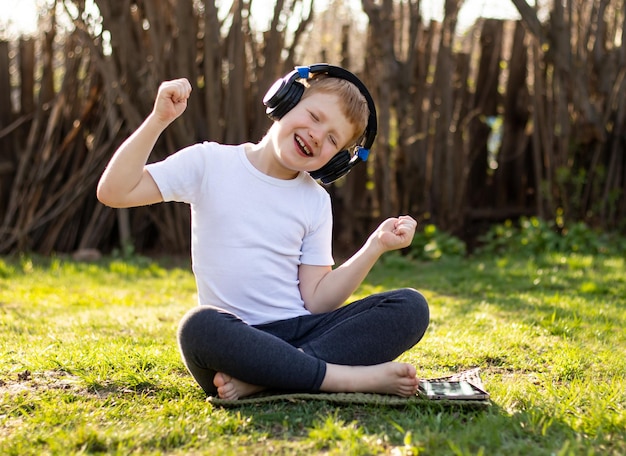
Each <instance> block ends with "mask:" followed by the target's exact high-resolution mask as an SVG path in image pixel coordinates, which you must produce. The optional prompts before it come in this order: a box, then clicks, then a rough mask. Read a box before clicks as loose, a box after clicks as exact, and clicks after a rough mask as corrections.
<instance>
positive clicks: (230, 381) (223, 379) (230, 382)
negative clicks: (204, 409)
mask: <svg viewBox="0 0 626 456" xmlns="http://www.w3.org/2000/svg"><path fill="white" fill-rule="evenodd" d="M213 384H214V385H215V386H216V387H217V395H218V396H219V397H220V399H229V400H235V399H239V398H242V397H246V396H250V395H251V394H254V393H258V392H259V391H263V390H264V389H265V388H264V387H262V386H257V385H251V384H250V383H245V382H242V381H241V380H237V379H236V378H233V377H231V376H230V375H226V374H223V373H221V372H218V373H217V374H215V377H213Z"/></svg>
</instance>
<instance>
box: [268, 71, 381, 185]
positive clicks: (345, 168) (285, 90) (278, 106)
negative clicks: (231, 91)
mask: <svg viewBox="0 0 626 456" xmlns="http://www.w3.org/2000/svg"><path fill="white" fill-rule="evenodd" d="M315 74H326V75H328V76H330V77H334V78H339V79H344V80H346V81H348V82H351V83H352V84H354V85H355V86H356V87H357V88H358V89H359V92H361V94H362V95H363V96H364V97H365V101H366V102H367V106H368V108H369V116H368V119H367V126H366V128H365V132H364V133H363V136H362V138H361V141H360V144H357V146H356V147H355V148H354V151H353V152H352V153H350V151H348V150H347V149H344V150H342V151H339V153H337V154H336V155H335V156H334V157H333V158H332V159H331V160H330V161H329V162H328V163H327V164H326V165H324V166H323V167H322V168H320V169H318V170H316V171H312V172H310V173H309V174H310V175H311V176H312V177H313V178H314V179H319V180H321V181H322V183H324V184H329V183H331V182H333V181H335V180H337V179H339V178H340V177H342V176H344V175H346V174H347V173H348V172H349V171H350V169H351V168H352V167H353V166H355V165H356V164H358V163H360V162H362V161H367V158H368V156H369V152H370V148H371V147H372V145H373V144H374V139H375V138H376V132H377V128H378V122H377V119H376V106H375V104H374V100H373V98H372V96H371V95H370V93H369V91H368V90H367V87H365V84H363V83H362V82H361V80H360V79H359V78H357V77H356V75H354V74H353V73H351V72H350V71H348V70H346V69H344V68H341V67H338V66H334V65H328V64H327V63H316V64H313V65H310V66H296V67H295V68H294V69H293V70H292V71H291V72H290V73H289V74H287V75H286V76H284V77H282V78H281V79H278V80H277V81H276V82H274V84H273V85H272V87H271V88H270V89H269V90H268V92H267V93H266V94H265V97H263V104H264V105H265V106H266V107H267V109H266V113H267V115H268V116H269V117H270V118H271V119H272V120H278V119H280V118H282V117H283V116H284V115H285V114H287V113H288V112H289V111H290V110H291V109H293V107H294V106H295V105H296V104H298V102H299V101H300V99H301V98H302V94H303V93H304V85H303V84H302V83H301V82H299V79H309V78H310V77H311V76H312V75H315Z"/></svg>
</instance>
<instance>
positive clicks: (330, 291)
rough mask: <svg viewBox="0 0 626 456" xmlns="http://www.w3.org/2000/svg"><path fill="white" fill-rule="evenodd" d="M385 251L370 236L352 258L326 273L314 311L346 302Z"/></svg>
mask: <svg viewBox="0 0 626 456" xmlns="http://www.w3.org/2000/svg"><path fill="white" fill-rule="evenodd" d="M384 251H385V250H384V249H383V248H381V247H380V246H379V245H378V243H377V242H376V240H375V239H372V238H370V239H368V241H367V242H366V243H365V244H364V245H363V247H361V249H360V250H359V251H358V252H356V253H355V254H354V255H353V256H352V257H351V258H350V259H348V260H347V261H346V262H345V263H343V264H342V265H341V266H339V267H338V268H336V269H333V270H332V271H330V272H329V273H328V274H326V276H324V278H323V279H322V280H321V281H320V282H319V284H318V286H317V287H316V293H315V302H316V303H317V304H316V306H315V307H316V309H315V311H314V313H317V312H328V311H332V310H334V309H336V308H338V307H340V306H341V305H342V304H343V303H345V302H346V300H347V299H348V298H349V297H350V296H351V295H352V293H354V291H355V290H356V289H357V288H358V287H359V285H361V283H362V282H363V280H365V278H366V277H367V274H368V273H369V272H370V270H371V269H372V267H373V266H374V264H376V261H378V259H379V258H380V257H381V255H382V254H383V253H384Z"/></svg>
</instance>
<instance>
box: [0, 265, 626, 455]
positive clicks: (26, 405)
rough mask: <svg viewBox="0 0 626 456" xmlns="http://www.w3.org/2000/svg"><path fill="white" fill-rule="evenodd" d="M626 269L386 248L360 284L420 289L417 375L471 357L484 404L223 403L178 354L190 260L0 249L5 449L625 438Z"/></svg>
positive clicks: (335, 447)
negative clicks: (2, 254) (423, 323)
mask: <svg viewBox="0 0 626 456" xmlns="http://www.w3.org/2000/svg"><path fill="white" fill-rule="evenodd" d="M625 270H626V265H625V261H624V258H623V257H622V256H621V255H620V256H611V255H599V256H590V255H582V254H540V255H535V256H523V255H514V256H507V255H490V256H488V255H486V254H485V255H483V256H478V257H469V258H449V259H446V258H443V259H441V260H439V261H433V262H423V261H417V260H410V259H407V258H404V257H400V256H399V255H395V254H388V255H387V256H386V257H384V258H383V260H382V261H381V262H379V264H378V265H377V266H376V267H375V269H374V270H373V271H372V272H371V274H370V275H369V276H368V278H367V280H366V281H365V283H364V284H363V285H362V287H361V288H360V289H359V290H358V291H357V293H356V294H355V297H358V296H362V295H365V294H368V293H372V292H376V291H379V290H385V289H390V288H396V287H403V286H411V287H415V288H418V289H419V290H421V291H422V292H423V293H424V294H425V296H426V297H427V298H428V300H429V303H430V306H431V326H430V328H429V329H428V331H427V333H426V336H425V338H424V339H423V341H422V342H421V343H420V344H418V345H417V346H416V347H414V348H413V349H412V350H411V351H410V352H408V353H407V354H405V355H404V356H403V357H402V359H403V360H404V361H409V362H412V363H414V364H415V365H416V366H417V368H418V372H419V375H420V376H423V377H430V376H439V375H446V374H450V373H453V372H456V371H459V370H463V369H467V368H471V367H480V368H481V373H482V378H483V381H484V383H485V387H486V389H487V390H488V391H489V392H490V393H491V398H492V405H491V407H489V408H488V409H487V410H478V411H471V410H463V409H455V408H445V407H423V406H422V407H420V406H415V405H410V406H406V407H385V406H366V405H358V406H357V405H340V406H338V405H333V404H330V403H327V402H322V401H300V402H286V403H272V404H262V405H251V406H243V407H238V408H228V409H224V408H219V407H215V406H213V405H212V404H210V403H209V402H207V400H206V397H205V395H204V394H203V392H202V391H201V390H200V388H199V387H198V386H197V385H196V384H195V383H194V381H193V380H192V379H191V377H190V376H189V375H188V373H187V372H186V370H185V368H184V366H183V364H182V362H181V360H180V357H179V355H178V352H177V347H176V339H175V332H176V327H177V324H178V320H179V319H180V317H181V316H182V315H183V314H184V313H185V312H186V311H187V309H189V308H190V307H192V306H194V305H195V299H196V297H195V285H194V280H193V277H192V275H191V272H190V270H189V267H188V266H187V265H186V264H185V263H180V262H179V263H178V264H177V263H176V262H174V261H172V260H158V261H157V260H149V259H146V258H142V257H132V258H129V259H121V258H107V259H105V260H102V261H100V262H98V263H77V262H73V261H71V260H69V259H67V258H61V257H53V258H37V257H34V258H31V257H26V256H25V257H20V258H4V259H0V453H1V454H4V455H27V454H37V455H42V454H63V455H66V454H98V453H107V454H124V455H125V454H142V455H143V454H180V455H182V454H185V455H188V454H217V455H221V454H225V455H229V454H232V455H239V454H253V455H265V454H319V453H323V454H338V455H339V454H341V455H344V454H391V455H408V454H413V455H415V454H436V455H446V454H450V455H478V454H485V455H492V454H506V455H528V454H532V455H553V454H554V455H578V454H585V455H588V454H598V455H620V454H626V411H625V407H626V379H625V373H626V356H624V353H625V352H626V332H625V331H624V328H625V327H626V304H625V299H624V296H626V280H625V279H626V272H625Z"/></svg>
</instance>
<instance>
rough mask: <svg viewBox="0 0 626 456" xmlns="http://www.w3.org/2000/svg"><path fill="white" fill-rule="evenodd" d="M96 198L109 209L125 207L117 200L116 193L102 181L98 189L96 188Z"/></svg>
mask: <svg viewBox="0 0 626 456" xmlns="http://www.w3.org/2000/svg"><path fill="white" fill-rule="evenodd" d="M96 198H98V201H100V202H101V203H102V204H104V205H105V206H109V207H115V208H119V207H123V205H121V204H120V202H119V201H118V200H117V198H116V195H115V192H114V191H113V189H112V188H111V187H110V185H107V184H106V183H105V182H102V181H100V182H99V183H98V187H97V188H96Z"/></svg>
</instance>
